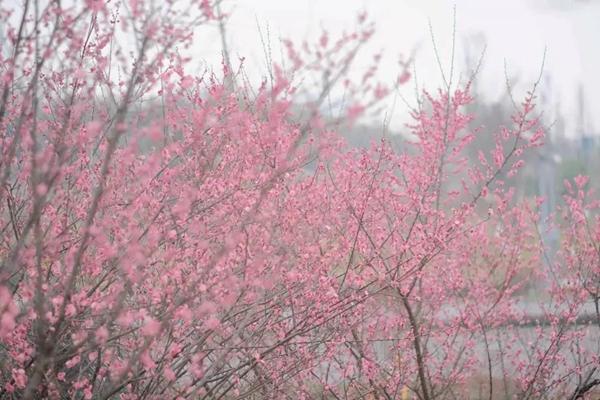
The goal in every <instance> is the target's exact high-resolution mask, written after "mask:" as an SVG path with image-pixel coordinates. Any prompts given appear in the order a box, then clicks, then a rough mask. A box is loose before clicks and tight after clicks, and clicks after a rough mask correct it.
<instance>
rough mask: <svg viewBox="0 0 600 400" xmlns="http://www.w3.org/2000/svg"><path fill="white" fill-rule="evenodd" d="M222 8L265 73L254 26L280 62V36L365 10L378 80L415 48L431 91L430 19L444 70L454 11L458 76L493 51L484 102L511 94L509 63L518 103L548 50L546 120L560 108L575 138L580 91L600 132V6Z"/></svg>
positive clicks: (418, 0)
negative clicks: (372, 30) (378, 56)
mask: <svg viewBox="0 0 600 400" xmlns="http://www.w3.org/2000/svg"><path fill="white" fill-rule="evenodd" d="M224 4H225V7H224V8H225V9H226V11H231V12H232V16H231V19H230V23H229V30H228V36H229V37H228V39H229V42H230V45H231V47H232V48H233V53H234V56H235V55H240V56H245V57H246V59H247V60H248V61H247V66H249V68H251V67H252V66H254V67H256V66H258V67H257V69H256V70H255V71H254V72H256V71H258V70H260V69H262V68H264V55H263V54H264V52H263V50H262V45H261V40H260V37H259V33H258V25H260V26H261V28H262V29H263V35H266V27H267V26H268V29H269V32H270V38H271V40H270V41H271V43H272V48H273V53H274V57H275V58H276V56H277V54H278V53H279V43H278V42H279V38H292V39H294V40H295V41H297V42H300V41H302V40H303V39H305V38H310V37H314V36H316V35H318V34H319V32H320V28H321V27H323V28H326V29H327V30H328V31H329V32H331V33H332V34H334V33H335V32H336V31H337V32H341V31H343V30H344V29H346V30H349V29H351V28H352V26H353V24H354V21H355V16H356V13H357V12H358V11H360V10H366V11H367V12H368V13H369V15H370V17H371V19H372V20H373V21H374V22H375V23H376V30H377V32H376V36H375V38H374V40H373V41H372V44H371V48H370V49H368V50H367V52H365V56H366V57H367V56H368V58H369V59H370V56H371V55H372V54H373V53H374V52H376V51H378V50H381V49H383V50H384V54H385V55H386V58H384V59H383V61H382V65H381V75H380V77H381V78H382V79H383V80H386V78H387V76H389V77H390V79H389V80H390V81H391V80H393V78H394V77H395V76H396V73H397V71H398V67H397V58H398V55H399V54H401V53H404V54H408V53H410V51H411V49H413V48H415V47H416V48H417V49H418V51H417V53H416V68H417V75H418V81H419V85H420V86H425V87H428V88H432V89H433V88H435V87H436V86H438V85H439V84H440V82H441V78H440V73H439V69H438V66H437V63H436V62H435V58H434V51H433V47H432V41H431V35H430V32H429V21H431V26H432V27H433V32H434V36H435V38H436V42H437V47H438V50H439V52H440V55H441V58H442V63H443V64H444V67H446V68H448V66H449V61H450V49H451V44H452V39H451V38H452V23H453V18H452V13H453V12H452V10H453V7H454V5H456V14H457V19H456V57H455V60H456V68H457V70H458V71H459V72H462V73H463V76H467V75H468V73H469V70H467V69H465V60H466V58H467V52H470V53H471V54H472V58H476V57H477V56H478V54H479V52H480V51H481V49H482V48H483V47H484V45H487V51H486V56H485V59H484V65H483V69H482V71H481V73H480V75H479V87H480V90H481V92H483V95H484V96H485V97H486V98H488V99H496V98H498V97H499V96H501V95H502V94H503V92H505V91H506V85H505V79H504V62H505V60H506V65H507V67H508V74H509V76H511V77H515V78H517V84H516V87H515V92H516V93H515V94H516V95H517V96H519V95H522V94H523V93H524V91H525V90H527V89H529V88H530V87H531V85H532V84H533V82H534V81H535V80H536V79H537V76H538V74H539V71H540V66H541V63H542V58H543V54H544V48H545V47H546V48H547V56H546V62H545V68H544V71H545V74H544V78H543V81H542V83H543V84H544V88H543V90H544V91H545V92H546V93H548V94H549V96H550V99H549V100H548V102H547V103H546V104H545V105H544V107H545V108H546V109H547V113H548V114H550V113H551V112H552V111H553V110H554V108H555V107H557V106H559V107H560V110H561V112H562V114H563V115H565V117H566V118H567V130H568V134H570V135H574V132H575V129H576V120H577V109H578V101H577V99H578V95H577V93H578V87H579V85H580V84H581V85H582V87H583V92H584V98H585V103H586V108H587V123H588V124H589V125H590V126H588V129H590V128H594V130H595V131H597V132H598V131H600V51H599V50H600V43H599V39H600V0H588V1H585V0H502V1H492V0H478V1H475V0H456V1H448V0H368V1H366V0H228V1H227V2H225V3H224ZM213 35H214V36H215V37H214V38H215V39H216V33H213ZM204 38H205V37H204ZM198 44H199V45H200V46H201V47H202V50H201V53H203V54H210V53H214V52H215V50H216V52H217V53H218V46H219V43H218V41H217V40H211V41H209V43H206V41H205V40H202V39H200V40H199V43H198ZM205 58H206V59H207V60H210V59H211V57H209V56H206V57H205ZM365 59H366V58H365ZM213 61H214V60H213ZM209 62H211V61H209ZM411 91H412V88H407V89H406V90H405V94H406V95H407V97H410V96H412V97H413V98H414V94H412V93H411ZM405 114H406V107H405V106H403V105H397V107H396V108H395V110H394V121H395V122H396V123H402V122H403V121H404V120H405V118H404V117H403V115H405Z"/></svg>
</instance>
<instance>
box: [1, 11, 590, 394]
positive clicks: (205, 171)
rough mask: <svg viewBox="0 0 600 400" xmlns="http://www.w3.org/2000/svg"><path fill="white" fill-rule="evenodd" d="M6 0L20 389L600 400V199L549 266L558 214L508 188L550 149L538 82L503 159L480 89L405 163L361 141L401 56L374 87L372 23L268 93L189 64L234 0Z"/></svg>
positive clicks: (325, 39) (578, 199) (7, 147)
mask: <svg viewBox="0 0 600 400" xmlns="http://www.w3.org/2000/svg"><path fill="white" fill-rule="evenodd" d="M0 4H2V3H0ZM2 7H3V8H2V9H0V21H2V23H3V29H4V32H5V35H6V37H7V39H8V42H9V46H8V48H7V49H5V50H6V51H5V52H4V53H2V67H1V70H0V74H1V75H0V76H1V77H2V79H1V81H0V139H1V142H0V149H1V152H2V156H1V162H0V187H1V190H0V226H1V227H2V230H1V233H0V238H1V241H0V258H1V260H2V264H1V267H0V345H1V347H0V363H1V365H2V368H1V371H0V381H1V382H2V389H1V392H0V393H1V394H0V397H2V398H25V399H37V398H84V399H111V398H122V399H142V398H149V399H159V398H160V399H162V398H181V399H183V398H211V399H213V398H214V399H230V398H231V399H233V398H307V399H308V398H325V397H327V398H377V399H392V398H403V399H406V398H409V397H410V398H421V399H426V400H429V399H434V398H461V397H477V396H479V397H486V398H490V399H491V398H496V397H497V396H507V397H509V396H517V397H518V398H547V397H556V398H564V397H568V396H571V397H572V398H582V397H584V396H586V395H587V396H589V395H591V393H593V390H594V388H595V386H596V385H598V383H599V381H598V379H599V374H598V372H597V368H598V367H599V365H598V364H599V359H598V347H597V346H598V343H595V342H594V339H593V338H594V337H596V338H597V333H598V328H599V325H598V302H599V291H598V282H599V281H598V263H599V261H598V257H599V251H600V250H599V248H598V242H599V239H600V237H599V235H600V233H599V232H600V230H599V228H598V226H600V224H598V222H599V221H598V219H597V216H596V214H595V213H596V212H597V207H598V203H597V202H594V201H593V200H588V199H589V195H587V196H586V195H585V194H584V193H585V192H584V186H585V181H584V179H583V178H578V180H577V188H576V189H571V190H570V191H569V195H568V197H567V201H566V207H565V210H564V216H565V220H566V224H564V228H563V229H564V231H565V232H566V234H565V240H564V244H563V250H562V251H561V252H559V254H558V255H557V258H556V260H549V261H547V262H545V261H544V255H545V250H544V246H543V243H541V241H540V239H539V232H538V230H537V226H538V221H537V217H536V215H537V213H536V207H537V206H539V204H540V201H541V200H539V201H537V202H535V201H534V202H531V201H523V202H522V203H518V202H517V200H516V199H514V198H513V190H512V189H511V188H510V187H507V186H506V185H504V184H503V182H501V181H499V179H498V177H499V176H500V174H501V173H508V174H509V175H510V174H515V173H517V171H518V169H519V168H520V167H521V165H522V161H521V157H522V155H523V154H524V152H527V151H529V150H530V149H531V148H532V147H536V146H538V145H539V144H540V143H541V140H542V137H543V133H542V130H541V129H540V127H539V124H538V120H537V117H536V114H535V111H534V99H535V97H534V93H535V89H534V90H533V91H532V92H531V93H530V94H529V95H528V97H527V98H526V99H525V100H524V102H523V103H522V105H521V108H520V109H519V110H517V111H516V112H515V115H514V118H513V121H512V123H511V125H510V126H507V127H506V128H503V129H501V131H500V132H498V134H497V135H496V143H497V145H496V148H495V149H494V150H493V151H492V152H491V153H489V154H486V153H480V157H479V164H477V165H473V164H469V163H468V162H467V158H466V149H467V147H468V146H469V144H470V143H471V141H472V140H473V138H474V137H475V135H478V134H483V133H482V132H472V131H470V129H469V122H470V120H471V117H470V116H469V115H465V114H464V113H463V110H464V107H465V106H466V105H468V104H469V103H470V102H471V101H472V99H471V97H470V95H469V84H467V85H466V86H464V87H462V88H458V89H456V88H453V87H452V85H451V82H450V83H449V84H448V85H447V88H446V89H445V90H441V91H439V92H438V93H437V94H436V95H432V94H429V93H425V99H426V102H425V103H424V104H423V106H422V108H421V109H418V110H414V111H413V117H414V124H413V125H412V126H411V127H410V128H411V132H412V136H411V138H412V139H411V140H407V141H406V147H405V148H403V149H401V150H400V151H399V150H398V149H394V148H392V146H391V145H390V144H389V143H388V142H387V141H385V140H382V141H381V142H379V143H374V144H373V146H372V147H371V148H370V149H368V150H362V151H361V150H356V149H352V148H350V147H349V146H348V145H346V144H345V143H344V141H343V140H342V138H341V136H340V135H339V134H338V133H337V132H338V129H344V126H346V124H351V123H352V121H354V120H355V119H356V118H357V117H359V116H360V115H361V114H363V113H365V112H369V111H370V110H373V109H374V108H375V107H376V106H377V104H378V102H379V101H380V100H381V99H382V98H384V97H385V96H386V95H387V93H388V91H389V90H388V89H387V88H386V87H385V86H384V85H382V84H381V83H377V82H376V81H375V69H376V67H377V63H378V57H375V59H374V62H373V66H372V67H371V68H369V69H368V70H367V71H366V72H365V74H364V75H363V76H362V78H360V79H357V80H354V79H352V78H350V77H351V76H352V75H349V74H348V72H349V71H350V69H351V66H352V62H353V60H354V58H355V56H356V54H357V53H358V51H359V50H360V49H361V47H362V46H363V44H364V43H365V42H366V41H367V40H368V39H369V37H370V36H371V35H372V32H373V27H372V25H370V24H369V23H368V21H367V20H366V17H365V16H364V15H361V16H359V19H358V22H357V28H356V31H354V32H352V33H348V34H343V35H341V36H340V37H339V38H338V39H336V40H334V39H333V38H330V36H329V35H328V34H327V33H326V32H324V33H323V34H322V36H321V37H320V38H319V40H318V41H317V43H315V44H310V43H305V44H303V45H302V46H296V45H295V44H294V43H293V42H291V41H288V42H285V43H284V46H285V48H286V50H287V57H288V59H289V61H290V63H289V64H290V65H289V66H288V67H287V68H283V67H281V66H277V65H273V66H272V68H271V69H270V70H269V71H270V74H269V77H270V79H268V80H265V81H264V82H263V84H262V85H260V86H259V87H258V88H255V87H253V86H252V85H250V84H249V83H247V81H246V80H245V78H244V77H245V75H244V72H243V61H240V65H233V64H232V62H231V60H229V59H228V58H226V59H225V60H224V62H223V65H222V71H221V72H218V73H217V72H209V71H207V72H205V73H204V74H202V75H200V76H195V75H189V73H188V72H187V71H186V67H188V66H189V64H190V62H191V61H192V60H190V58H189V57H187V56H185V55H184V54H185V53H186V52H187V50H189V48H190V47H191V46H192V44H193V42H192V39H193V31H194V29H196V28H197V27H199V26H202V25H205V24H221V27H222V26H223V25H222V24H223V14H222V13H221V12H220V8H219V4H218V3H213V2H210V1H207V0H202V1H195V2H194V1H190V0H187V1H168V2H153V1H146V2H142V1H127V2H121V3H115V2H111V1H106V2H104V1H101V0H87V1H86V2H85V3H79V2H74V4H68V5H67V4H64V3H63V2H61V1H56V0H52V1H42V0H24V1H23V3H22V4H21V5H20V6H19V7H16V6H15V5H11V4H8V5H3V6H2ZM196 45H197V44H196ZM408 78H409V74H408V73H407V72H406V71H401V73H400V76H399V78H398V79H397V81H396V82H395V84H403V83H405V82H406V81H407V80H408ZM310 79H317V82H318V85H317V86H318V91H317V92H316V96H315V93H313V92H308V93H307V92H306V91H305V88H304V87H303V86H301V85H300V83H299V82H303V81H306V80H310ZM336 88H339V89H341V90H344V92H345V97H346V98H347V99H348V100H347V101H346V102H345V106H343V108H342V110H341V112H340V117H339V118H332V117H330V116H327V115H324V114H322V112H321V111H320V110H321V109H322V107H321V106H322V105H323V103H324V101H325V100H326V99H327V98H328V96H329V95H330V93H331V92H332V91H333V90H336ZM307 98H309V99H310V100H309V101H308V102H307V101H306V99H307ZM300 99H302V101H303V102H304V104H305V105H304V109H303V112H301V113H298V111H297V107H295V105H297V104H299V103H300ZM336 127H337V129H336ZM531 276H535V277H536V278H537V279H538V280H539V281H540V282H546V283H545V285H546V286H544V287H546V288H549V289H548V290H547V292H548V296H547V298H543V299H542V301H541V306H540V310H541V312H542V314H541V317H540V318H541V319H540V321H538V322H537V323H536V322H535V321H531V319H530V315H529V314H528V313H527V312H526V311H523V310H521V309H520V308H519V304H520V297H522V295H523V286H524V284H525V283H526V282H527V279H528V278H529V277H531ZM588 304H594V305H595V317H592V319H591V320H590V321H591V322H593V324H591V325H589V326H581V324H580V322H581V321H580V320H581V319H582V318H583V317H585V315H587V314H585V313H586V305H588ZM523 325H526V326H530V327H531V330H530V331H526V332H528V333H527V335H528V337H523V335H524V333H523V330H522V328H521V327H522V326H523ZM594 335H596V336H594ZM596 340H597V339H596ZM594 346H595V347H594ZM575 348H576V350H577V351H576V352H574V350H573V349H575ZM571 354H575V355H576V357H574V358H572V357H571ZM480 388H484V389H483V391H482V392H481V393H479V394H478V392H476V390H479V389H480Z"/></svg>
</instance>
